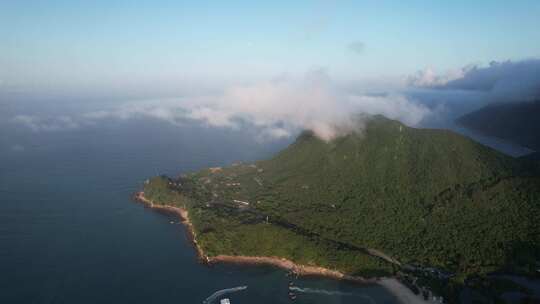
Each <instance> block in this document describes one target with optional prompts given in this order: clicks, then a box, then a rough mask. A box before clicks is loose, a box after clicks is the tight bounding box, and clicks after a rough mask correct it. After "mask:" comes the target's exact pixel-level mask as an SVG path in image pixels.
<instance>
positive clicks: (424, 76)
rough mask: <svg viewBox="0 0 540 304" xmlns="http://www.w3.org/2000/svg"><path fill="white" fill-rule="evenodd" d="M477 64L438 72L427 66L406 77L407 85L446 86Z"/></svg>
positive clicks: (423, 86)
mask: <svg viewBox="0 0 540 304" xmlns="http://www.w3.org/2000/svg"><path fill="white" fill-rule="evenodd" d="M474 67H475V66H473V65H468V66H465V67H463V68H461V69H457V70H451V71H447V72H445V73H442V74H438V73H437V72H436V71H435V70H434V69H433V68H425V69H423V70H420V71H417V72H416V73H414V74H413V75H409V76H408V77H407V79H406V82H407V85H409V86H413V87H422V88H435V87H440V86H444V85H446V84H447V83H449V82H451V81H453V80H456V79H459V78H463V76H465V75H466V74H467V73H468V72H469V71H470V70H471V69H474Z"/></svg>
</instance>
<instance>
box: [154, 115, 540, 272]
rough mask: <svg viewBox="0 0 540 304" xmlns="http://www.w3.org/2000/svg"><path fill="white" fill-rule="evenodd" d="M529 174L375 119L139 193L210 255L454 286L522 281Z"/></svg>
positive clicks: (539, 198) (529, 238)
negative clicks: (441, 280)
mask: <svg viewBox="0 0 540 304" xmlns="http://www.w3.org/2000/svg"><path fill="white" fill-rule="evenodd" d="M529 164H530V162H529V161H525V160H520V159H514V158H511V157H508V156H505V155H503V154H501V153H499V152H497V151H495V150H492V149H490V148H488V147H485V146H482V145H480V144H478V143H476V142H474V141H472V140H470V139H468V138H466V137H463V136H460V135H458V134H455V133H452V132H449V131H442V130H425V129H414V128H409V127H406V126H404V125H402V124H401V123H399V122H397V121H392V120H388V119H386V118H383V117H380V116H378V117H374V118H371V119H370V120H369V121H368V122H367V124H366V128H365V130H364V131H363V132H362V133H357V134H355V133H353V134H349V135H347V136H343V137H339V138H336V139H334V140H332V141H330V142H325V141H323V140H320V139H319V138H317V137H316V136H314V135H313V134H312V133H310V132H304V133H302V134H301V135H300V136H299V138H298V139H297V140H296V142H295V143H293V144H292V145H290V146H289V147H288V148H286V149H285V150H283V151H282V152H280V153H279V154H277V155H276V156H275V157H274V158H272V159H269V160H264V161H259V162H256V163H254V164H235V165H233V166H230V167H226V168H213V169H207V170H202V171H200V172H196V173H191V174H187V175H184V176H182V177H180V178H179V179H167V178H164V177H159V178H154V179H152V181H151V182H150V183H149V184H148V185H147V186H146V187H145V191H146V193H147V194H148V195H150V197H151V198H153V199H155V200H157V201H160V202H163V203H167V204H180V205H183V206H186V207H187V208H188V209H189V210H190V212H191V215H192V218H193V222H194V225H195V229H196V231H197V234H198V236H197V238H198V240H199V243H200V244H201V245H202V246H203V248H205V250H206V251H207V252H208V253H209V254H210V255H216V254H236V255H272V256H283V257H287V258H290V259H292V260H294V261H298V262H301V263H306V264H316V265H321V266H327V267H331V268H336V269H340V270H343V271H346V272H349V273H352V274H361V275H380V274H389V273H393V272H395V271H397V270H398V269H400V268H402V267H404V265H406V264H408V265H421V266H422V267H427V266H430V267H437V268H438V269H441V270H444V271H448V272H452V273H456V274H457V275H458V277H464V276H466V275H467V274H483V273H487V272H491V271H496V270H505V271H514V272H520V273H532V272H534V271H535V270H534V268H535V267H536V263H537V262H536V261H538V260H540V250H539V249H540V224H539V223H540V178H539V177H538V176H537V175H536V173H535V170H533V169H532V168H530V167H529ZM163 193H166V195H168V196H167V197H166V198H164V196H163V195H164V194H163ZM389 261H394V262H396V263H389Z"/></svg>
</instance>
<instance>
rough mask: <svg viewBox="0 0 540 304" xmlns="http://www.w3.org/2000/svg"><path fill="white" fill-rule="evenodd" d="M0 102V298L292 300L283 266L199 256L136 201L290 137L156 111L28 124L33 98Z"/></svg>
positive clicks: (321, 285) (168, 220)
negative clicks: (167, 183) (164, 177)
mask: <svg viewBox="0 0 540 304" xmlns="http://www.w3.org/2000/svg"><path fill="white" fill-rule="evenodd" d="M1 106H2V111H1V114H0V274H1V275H0V303H36V304H38V303H130V304H135V303H203V301H205V300H207V303H219V299H220V298H222V297H228V298H230V299H231V303H233V304H242V303H244V304H247V303H291V301H290V300H289V297H288V283H289V277H287V276H286V273H285V272H284V271H283V270H279V269H275V268H272V267H260V266H233V265H216V266H212V267H209V266H205V265H202V264H200V263H199V262H198V261H197V258H196V254H195V250H194V249H193V247H192V245H191V244H190V241H189V240H188V238H187V236H186V230H185V228H184V227H183V226H182V225H181V224H179V221H178V219H177V218H175V217H173V216H171V215H167V214H162V213H158V212H156V211H153V210H150V209H148V208H145V207H144V206H143V205H141V204H138V203H135V202H134V201H133V200H132V199H131V197H132V194H133V193H134V192H135V191H137V190H139V189H141V186H142V182H143V181H144V180H145V179H146V178H148V177H150V176H153V175H156V174H169V175H177V174H180V173H186V172H189V171H194V170H198V169H201V168H204V167H209V166H218V165H227V164H231V163H233V162H234V161H250V160H256V159H261V158H266V157H269V156H271V155H272V154H274V153H275V152H277V151H279V150H280V149H281V148H283V147H285V146H286V145H287V144H288V143H289V142H290V140H291V139H287V140H281V141H277V142H265V141H257V140H256V139H254V138H253V137H250V136H246V133H245V132H244V131H242V130H228V129H215V128H208V127H205V126H202V125H200V124H184V125H172V124H170V123H167V122H163V121H159V120H153V119H149V118H137V119H129V120H118V121H110V122H103V123H99V124H93V125H85V126H71V127H69V126H68V128H66V129H54V128H50V129H48V130H38V129H36V130H32V129H30V128H27V127H24V126H22V125H20V124H17V123H15V122H14V121H13V119H12V117H13V116H14V115H17V114H20V113H21V109H23V110H24V109H28V107H26V106H21V105H20V104H19V105H17V106H15V105H13V104H2V105H1ZM48 109H49V110H50V108H48ZM66 109H67V110H66ZM62 110H63V111H68V110H69V104H68V106H65V107H62ZM26 111H27V112H28V110H26ZM33 111H34V112H39V111H41V109H36V108H34V109H33ZM55 111H57V109H55V108H54V107H53V111H52V113H55ZM40 113H41V112H40ZM295 285H296V286H297V287H296V288H297V290H296V291H295V292H296V294H297V299H296V300H295V301H294V302H296V303H356V304H359V303H360V304H361V303H366V304H374V303H388V304H392V303H398V301H397V299H396V298H395V297H394V296H393V295H392V294H391V293H390V292H389V291H388V290H386V289H385V288H383V287H382V286H380V285H376V284H362V285H360V284H353V283H346V282H339V281H335V280H330V279H322V278H299V279H296V280H295ZM240 286H247V289H241V288H237V287H240ZM230 288H236V289H232V290H225V289H230ZM219 291H222V292H219ZM228 291H229V292H228ZM216 292H218V293H217V296H214V297H211V296H212V294H214V295H216V294H215V293H216Z"/></svg>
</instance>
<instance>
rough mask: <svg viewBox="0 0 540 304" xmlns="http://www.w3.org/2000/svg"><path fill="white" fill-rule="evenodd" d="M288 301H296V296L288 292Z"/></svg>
mask: <svg viewBox="0 0 540 304" xmlns="http://www.w3.org/2000/svg"><path fill="white" fill-rule="evenodd" d="M289 299H291V300H296V294H295V293H294V292H289Z"/></svg>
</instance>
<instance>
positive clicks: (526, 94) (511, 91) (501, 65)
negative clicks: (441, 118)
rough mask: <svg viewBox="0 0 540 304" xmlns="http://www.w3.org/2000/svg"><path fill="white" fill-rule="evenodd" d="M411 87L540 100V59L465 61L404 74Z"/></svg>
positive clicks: (490, 98)
mask: <svg viewBox="0 0 540 304" xmlns="http://www.w3.org/2000/svg"><path fill="white" fill-rule="evenodd" d="M407 83H408V84H409V85H410V86H412V87H420V88H431V89H437V90H462V91H477V92H482V93H485V96H484V98H485V99H486V100H487V101H488V102H514V101H533V100H540V59H529V60H522V61H510V60H508V61H503V62H496V61H493V62H491V63H490V64H489V65H488V66H486V67H480V66H477V65H468V66H466V67H464V68H462V69H459V70H456V71H450V72H447V73H444V74H437V73H435V72H434V71H433V70H431V69H426V70H424V71H419V72H417V73H416V74H414V75H411V76H409V77H408V78H407Z"/></svg>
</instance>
